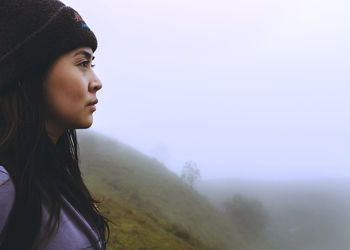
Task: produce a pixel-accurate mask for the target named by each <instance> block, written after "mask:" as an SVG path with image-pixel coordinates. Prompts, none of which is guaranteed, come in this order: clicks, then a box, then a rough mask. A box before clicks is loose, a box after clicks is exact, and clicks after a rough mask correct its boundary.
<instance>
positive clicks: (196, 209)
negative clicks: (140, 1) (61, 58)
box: [78, 130, 273, 250]
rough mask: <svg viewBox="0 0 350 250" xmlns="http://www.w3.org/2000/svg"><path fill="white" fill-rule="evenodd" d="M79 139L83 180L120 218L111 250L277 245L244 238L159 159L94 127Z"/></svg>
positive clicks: (246, 249)
mask: <svg viewBox="0 0 350 250" xmlns="http://www.w3.org/2000/svg"><path fill="white" fill-rule="evenodd" d="M78 141H79V143H80V159H81V168H82V173H83V176H84V179H85V181H86V183H87V185H88V187H89V189H90V190H91V192H92V193H93V194H94V197H95V198H97V199H102V200H104V202H103V203H102V204H101V208H100V209H101V210H102V212H103V213H104V215H105V216H107V217H108V218H109V219H111V220H112V221H113V222H114V223H115V225H113V224H111V225H110V227H111V229H112V233H111V239H110V242H109V245H108V249H218V250H225V249H230V250H231V249H232V250H251V249H259V250H263V249H269V250H271V249H273V248H272V246H271V245H270V244H269V243H268V241H267V240H266V239H259V241H258V242H244V240H243V238H242V237H241V236H240V235H239V233H238V232H237V230H236V228H235V226H234V225H233V224H232V223H230V222H229V220H228V219H227V218H226V216H225V214H224V213H222V212H221V211H219V210H218V209H216V208H215V207H214V206H212V205H211V203H209V201H208V200H207V198H205V197H204V196H202V195H200V194H199V193H197V192H196V191H194V190H193V189H192V188H190V187H189V186H187V185H185V184H183V182H182V181H181V180H180V179H179V177H178V176H177V175H175V174H174V173H172V172H171V171H169V170H168V169H167V168H166V167H165V166H164V165H162V164H161V163H159V162H158V161H157V160H156V159H153V158H150V157H147V156H145V155H143V154H141V153H140V152H138V151H136V150H135V149H133V148H131V147H129V146H127V145H124V144H121V143H119V142H117V141H114V140H111V139H109V138H107V137H104V136H101V135H98V134H95V133H92V132H89V131H82V130H81V131H78ZM256 245H259V247H258V248H257V247H256Z"/></svg>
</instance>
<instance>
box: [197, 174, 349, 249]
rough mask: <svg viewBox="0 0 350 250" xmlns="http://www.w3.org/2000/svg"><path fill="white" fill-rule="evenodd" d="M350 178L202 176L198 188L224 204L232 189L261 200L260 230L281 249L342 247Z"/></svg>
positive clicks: (345, 244)
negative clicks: (263, 219)
mask: <svg viewBox="0 0 350 250" xmlns="http://www.w3.org/2000/svg"><path fill="white" fill-rule="evenodd" d="M349 188H350V180H349V179H343V180H339V179H338V180H334V179H328V180H317V181H310V180H308V181H305V180H304V181H295V180H293V181H257V180H255V181H249V180H242V179H235V180H233V179H231V180H228V179H226V180H216V181H205V182H202V183H201V184H200V185H198V186H197V190H198V191H199V192H200V193H202V194H204V195H205V196H207V197H208V198H209V200H210V201H211V202H213V204H215V205H216V206H217V207H218V208H220V209H223V202H224V201H226V200H230V199H232V197H233V196H234V195H235V194H240V195H244V196H245V197H248V198H251V199H255V200H258V201H260V202H262V204H263V207H264V209H266V211H267V215H268V216H267V218H268V219H267V221H266V225H265V228H264V230H265V232H266V234H267V235H268V237H269V238H270V239H272V240H273V241H274V242H276V243H277V244H278V245H280V246H281V247H280V248H279V249H283V250H347V249H349V246H350V239H349V237H348V235H349V233H350V212H349V211H350V194H349Z"/></svg>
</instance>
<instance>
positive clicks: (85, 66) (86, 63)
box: [79, 61, 95, 68]
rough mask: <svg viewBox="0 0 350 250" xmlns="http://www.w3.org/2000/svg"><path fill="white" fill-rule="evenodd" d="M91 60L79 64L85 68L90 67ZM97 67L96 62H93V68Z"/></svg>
mask: <svg viewBox="0 0 350 250" xmlns="http://www.w3.org/2000/svg"><path fill="white" fill-rule="evenodd" d="M89 64H90V62H89V61H84V62H82V63H80V64H79V65H82V66H83V67H84V68H88V67H89ZM93 67H95V64H91V68H93Z"/></svg>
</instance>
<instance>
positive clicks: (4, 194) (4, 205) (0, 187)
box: [0, 165, 15, 233]
mask: <svg viewBox="0 0 350 250" xmlns="http://www.w3.org/2000/svg"><path fill="white" fill-rule="evenodd" d="M14 201H15V186H14V184H13V182H12V180H11V178H10V175H9V174H8V172H7V170H6V169H5V168H4V167H3V166H1V165H0V208H1V213H0V233H1V231H2V229H3V227H4V225H5V223H6V220H7V217H8V215H9V214H10V211H11V209H12V206H13V203H14Z"/></svg>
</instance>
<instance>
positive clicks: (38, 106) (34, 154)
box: [0, 68, 111, 250]
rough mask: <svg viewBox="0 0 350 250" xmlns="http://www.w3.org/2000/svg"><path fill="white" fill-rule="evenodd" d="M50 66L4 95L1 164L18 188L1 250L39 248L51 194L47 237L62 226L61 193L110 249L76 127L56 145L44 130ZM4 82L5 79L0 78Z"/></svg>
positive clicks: (0, 108)
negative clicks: (44, 210)
mask: <svg viewBox="0 0 350 250" xmlns="http://www.w3.org/2000/svg"><path fill="white" fill-rule="evenodd" d="M47 71H48V68H46V69H44V70H42V71H41V72H36V73H33V74H31V76H30V77H26V78H25V79H21V80H19V81H18V82H16V83H14V85H15V87H14V88H13V89H12V90H10V91H8V92H7V93H2V94H1V95H0V165H2V166H3V167H5V169H6V170H7V171H8V173H9V175H10V178H11V180H12V182H13V184H14V186H15V190H16V192H15V202H14V205H13V207H12V210H11V212H10V215H9V217H8V220H7V223H6V225H5V228H4V231H3V232H2V233H5V235H4V238H3V241H2V243H1V242H0V249H16V250H18V249H36V248H37V247H38V246H39V245H40V244H41V241H40V237H39V234H40V227H41V224H42V219H41V218H42V207H41V204H42V202H43V201H44V200H45V198H44V197H47V198H48V199H49V200H48V203H47V204H51V206H50V207H49V210H48V211H49V214H50V218H49V223H48V225H52V224H51V222H52V221H53V222H54V223H53V226H52V227H51V228H50V230H47V232H48V234H47V237H46V238H50V236H51V235H53V233H54V230H55V228H56V227H57V225H58V222H59V217H60V209H61V207H62V204H63V203H62V197H61V195H64V196H65V197H66V198H67V200H68V201H69V202H70V203H71V204H72V205H73V207H74V208H76V209H77V210H78V211H79V212H80V213H81V215H82V216H83V217H84V218H85V219H86V220H87V221H88V222H89V224H90V225H91V226H92V228H93V229H94V230H96V231H97V233H98V235H99V237H100V240H101V241H102V242H103V246H104V248H105V247H106V240H105V233H106V230H108V238H107V241H108V239H109V235H110V229H109V226H108V222H111V221H110V220H109V219H107V218H106V217H104V216H103V215H102V214H101V213H100V212H99V210H98V209H97V208H96V203H101V202H102V201H99V200H95V199H94V198H93V197H92V195H91V194H90V192H89V190H88V189H87V187H86V185H85V184H84V181H83V179H82V176H81V172H80V169H79V157H78V156H79V147H78V143H77V136H76V132H75V130H74V129H68V130H67V131H65V133H64V134H63V135H62V136H61V137H60V138H59V140H58V141H57V143H56V145H54V144H53V142H52V141H51V139H50V138H49V137H48V135H47V133H46V130H45V101H44V96H43V80H44V77H45V75H46V73H47ZM0 80H1V79H0Z"/></svg>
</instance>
